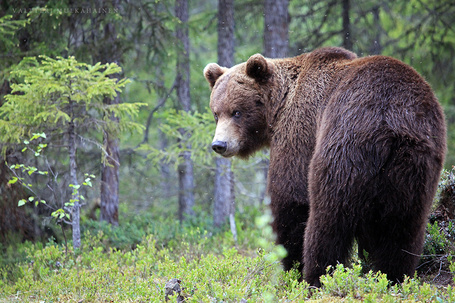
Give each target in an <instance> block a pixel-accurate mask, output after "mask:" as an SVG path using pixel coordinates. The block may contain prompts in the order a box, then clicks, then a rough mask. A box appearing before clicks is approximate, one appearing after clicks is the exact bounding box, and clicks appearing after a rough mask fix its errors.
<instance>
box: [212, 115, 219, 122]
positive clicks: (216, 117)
mask: <svg viewBox="0 0 455 303" xmlns="http://www.w3.org/2000/svg"><path fill="white" fill-rule="evenodd" d="M213 117H214V118H215V122H218V115H217V114H213Z"/></svg>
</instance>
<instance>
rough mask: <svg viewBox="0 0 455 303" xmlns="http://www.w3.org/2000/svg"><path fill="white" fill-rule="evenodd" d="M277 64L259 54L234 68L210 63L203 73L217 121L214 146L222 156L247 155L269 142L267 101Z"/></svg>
mask: <svg viewBox="0 0 455 303" xmlns="http://www.w3.org/2000/svg"><path fill="white" fill-rule="evenodd" d="M273 71H274V66H273V63H272V62H271V61H270V60H267V59H265V58H264V57H263V56H262V55H259V54H256V55H253V56H251V57H250V59H248V61H247V62H245V63H241V64H239V65H236V66H234V67H232V68H229V69H228V68H225V67H221V66H219V65H218V64H216V63H210V64H208V65H207V66H206V67H205V69H204V76H205V78H206V79H207V81H208V82H209V84H210V87H211V89H212V94H211V97H210V108H211V110H212V113H213V116H214V118H215V122H216V131H215V136H214V138H213V142H212V149H213V150H214V151H215V152H217V153H218V154H220V155H222V156H223V157H232V156H238V157H240V158H247V157H248V156H250V155H251V154H252V153H254V152H255V151H257V150H259V149H260V148H262V147H264V146H267V145H268V144H269V135H268V128H267V121H266V107H265V105H266V103H267V99H268V98H269V92H270V83H271V81H272V78H273Z"/></svg>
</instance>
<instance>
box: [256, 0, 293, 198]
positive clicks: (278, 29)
mask: <svg viewBox="0 0 455 303" xmlns="http://www.w3.org/2000/svg"><path fill="white" fill-rule="evenodd" d="M288 7H289V0H277V1H274V0H265V2H264V23H265V26H264V55H265V56H266V57H268V58H285V57H286V56H287V53H288V48H289V47H288V46H289V12H288ZM261 164H262V167H263V169H262V173H263V176H264V180H265V182H267V178H268V171H269V160H267V159H265V160H262V161H261ZM266 190H267V188H266V187H265V188H264V192H263V193H261V195H260V197H261V203H262V202H263V201H264V198H265V196H266Z"/></svg>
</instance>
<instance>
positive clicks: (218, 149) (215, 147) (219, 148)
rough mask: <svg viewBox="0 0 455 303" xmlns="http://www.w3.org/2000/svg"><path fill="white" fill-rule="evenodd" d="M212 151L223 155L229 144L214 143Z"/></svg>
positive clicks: (222, 142)
mask: <svg viewBox="0 0 455 303" xmlns="http://www.w3.org/2000/svg"><path fill="white" fill-rule="evenodd" d="M212 149H213V150H214V151H215V152H216V153H218V154H223V153H224V152H225V151H226V149H227V143H226V142H225V141H218V140H217V141H213V142H212Z"/></svg>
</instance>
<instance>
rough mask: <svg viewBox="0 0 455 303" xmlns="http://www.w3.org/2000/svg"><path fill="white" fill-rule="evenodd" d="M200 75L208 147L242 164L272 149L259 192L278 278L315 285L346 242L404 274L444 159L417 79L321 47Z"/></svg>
mask: <svg viewBox="0 0 455 303" xmlns="http://www.w3.org/2000/svg"><path fill="white" fill-rule="evenodd" d="M204 73H205V75H206V78H207V80H208V81H209V82H210V84H211V87H212V95H211V101H210V107H211V109H212V111H213V113H214V115H215V119H216V120H217V123H218V126H219V127H217V134H216V135H215V139H214V143H213V144H214V149H215V150H216V151H217V152H219V153H220V154H222V155H223V156H240V157H243V158H245V157H248V156H249V155H251V154H252V153H254V152H255V151H257V150H258V149H260V148H262V147H267V146H269V147H270V168H269V179H268V192H269V195H270V197H271V208H272V212H273V216H274V223H273V227H274V230H275V232H276V234H277V242H278V243H280V244H282V245H284V247H285V248H286V249H287V251H288V256H287V257H286V258H285V259H284V260H283V265H284V268H285V269H286V270H289V269H291V268H292V267H293V265H294V263H296V262H299V263H300V270H303V272H304V276H305V280H306V281H307V282H308V283H310V284H311V285H314V286H320V281H319V277H320V276H321V275H322V274H324V273H325V271H326V268H327V266H329V265H335V264H336V263H337V262H341V263H343V262H347V261H348V259H349V257H350V252H351V249H352V246H353V241H354V239H356V240H357V242H358V245H359V251H360V252H363V250H365V251H367V252H368V258H369V261H371V263H372V264H373V266H374V268H375V269H376V270H381V271H382V272H384V273H386V274H387V275H388V278H389V279H390V280H392V281H394V282H396V281H401V280H402V279H403V276H404V275H413V272H414V270H415V266H416V264H417V262H418V260H419V255H420V253H421V250H422V245H423V240H424V232H425V226H426V222H427V216H428V213H429V210H430V207H431V204H432V199H433V196H434V194H435V191H436V187H437V183H438V179H439V175H440V172H441V169H442V166H443V161H444V158H445V151H446V129H445V121H444V115H443V112H442V109H441V107H440V105H439V103H438V101H437V99H436V97H435V96H434V94H433V92H432V90H431V88H430V86H429V85H428V84H427V83H426V82H425V80H424V79H423V78H422V77H421V76H419V75H418V74H417V72H416V71H415V70H413V69H412V68H411V67H409V66H407V65H405V64H404V63H402V62H400V61H398V60H396V59H393V58H389V57H384V56H372V57H365V58H357V56H356V55H355V54H354V53H352V52H349V51H347V50H344V49H341V48H322V49H318V50H315V51H313V52H310V53H306V54H303V55H300V56H298V57H294V58H287V59H273V60H272V59H266V58H264V57H262V56H261V55H254V56H252V57H251V58H250V59H249V60H248V61H247V62H246V63H243V64H239V65H237V66H234V67H232V68H231V69H224V68H221V67H219V66H218V65H216V64H209V65H208V66H207V67H206V69H205V71H204ZM220 125H222V126H220ZM218 128H219V129H218ZM220 146H221V147H222V148H220Z"/></svg>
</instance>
